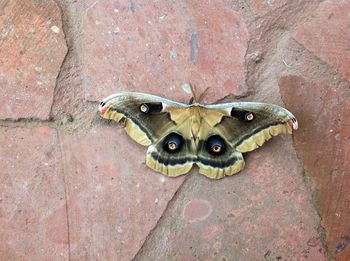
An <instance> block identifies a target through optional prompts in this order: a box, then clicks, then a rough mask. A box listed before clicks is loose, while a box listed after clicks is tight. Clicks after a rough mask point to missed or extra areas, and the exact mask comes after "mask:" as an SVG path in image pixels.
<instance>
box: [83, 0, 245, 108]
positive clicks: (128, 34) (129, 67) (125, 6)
mask: <svg viewBox="0 0 350 261" xmlns="http://www.w3.org/2000/svg"><path fill="white" fill-rule="evenodd" d="M84 35H85V38H84V39H85V40H84V44H83V46H84V53H85V55H84V57H85V59H84V79H85V87H86V90H87V92H86V97H87V99H89V100H93V101H95V100H99V99H102V98H104V97H105V96H108V95H110V94H113V93H115V92H118V91H122V90H124V91H125V90H128V91H143V92H149V93H152V94H156V95H162V96H166V97H167V98H171V99H175V100H178V101H182V102H186V103H187V102H188V100H189V97H188V96H187V95H186V94H185V93H184V92H183V91H182V90H181V86H182V85H183V84H184V83H188V82H190V83H192V84H194V85H196V87H197V89H198V92H199V93H200V92H203V91H204V89H206V88H207V87H210V90H209V93H208V95H207V96H206V100H205V101H206V102H213V101H215V100H217V99H219V98H222V97H223V96H226V95H228V94H230V93H232V94H234V95H238V96H239V95H244V94H245V93H246V91H247V88H246V86H245V84H244V81H245V70H244V66H243V65H244V55H245V52H246V48H247V40H248V35H247V30H246V28H245V25H244V22H243V21H242V20H241V18H240V16H239V14H238V13H236V12H235V11H233V10H232V9H231V8H230V6H229V5H228V4H226V3H225V2H224V1H211V0H206V1H197V2H193V1H185V0H183V1H176V2H168V1H158V2H154V3H152V4H150V3H149V2H148V1H125V2H113V1H89V4H87V8H86V16H85V26H84Z"/></svg>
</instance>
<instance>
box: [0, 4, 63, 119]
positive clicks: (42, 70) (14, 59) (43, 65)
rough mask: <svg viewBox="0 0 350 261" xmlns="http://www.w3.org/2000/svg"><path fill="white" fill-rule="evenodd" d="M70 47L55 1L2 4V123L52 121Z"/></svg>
mask: <svg viewBox="0 0 350 261" xmlns="http://www.w3.org/2000/svg"><path fill="white" fill-rule="evenodd" d="M66 52H67V47H66V44H65V40H64V34H63V31H62V21H61V13H60V9H59V7H58V6H57V5H56V3H55V2H54V1H52V0H51V1H44V2H40V1H28V0H25V1H8V0H5V1H1V3H0V86H1V95H0V119H18V118H39V119H48V118H49V113H50V109H51V105H52V100H53V93H54V88H55V84H56V78H57V76H58V73H59V69H60V66H61V63H62V61H63V58H64V56H65V54H66Z"/></svg>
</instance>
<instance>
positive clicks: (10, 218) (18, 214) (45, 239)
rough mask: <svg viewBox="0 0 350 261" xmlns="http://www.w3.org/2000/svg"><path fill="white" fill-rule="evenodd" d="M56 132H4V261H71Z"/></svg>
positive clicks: (0, 229)
mask: <svg viewBox="0 0 350 261" xmlns="http://www.w3.org/2000/svg"><path fill="white" fill-rule="evenodd" d="M60 160H61V157H60V152H59V145H58V139H57V134H56V131H55V130H53V129H51V128H48V127H40V128H33V129H22V128H14V129H7V128H0V166H1V170H0V260H67V259H68V230H67V215H66V208H65V192H64V191H65V190H64V180H63V177H62V175H61V174H62V173H61V170H62V169H61V164H60V163H61V162H60Z"/></svg>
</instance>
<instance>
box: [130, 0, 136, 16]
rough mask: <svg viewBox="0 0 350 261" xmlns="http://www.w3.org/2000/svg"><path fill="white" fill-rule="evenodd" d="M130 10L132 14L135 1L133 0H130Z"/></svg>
mask: <svg viewBox="0 0 350 261" xmlns="http://www.w3.org/2000/svg"><path fill="white" fill-rule="evenodd" d="M130 11H131V12H132V13H133V14H134V13H135V2H134V0H130Z"/></svg>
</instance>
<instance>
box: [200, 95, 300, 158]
mask: <svg viewBox="0 0 350 261" xmlns="http://www.w3.org/2000/svg"><path fill="white" fill-rule="evenodd" d="M204 108H206V109H207V110H209V111H211V110H214V111H217V110H219V111H221V112H222V114H223V116H222V118H221V121H220V122H219V123H215V128H214V129H215V131H216V132H217V133H219V134H220V136H222V137H223V138H224V139H225V140H227V142H228V143H229V144H230V145H231V146H233V147H234V149H235V150H236V151H238V152H242V153H244V152H249V151H252V150H255V149H256V148H258V147H260V146H262V145H263V144H264V143H265V142H266V141H267V140H269V139H270V138H271V137H273V136H277V135H279V134H281V133H286V132H288V133H290V134H291V133H292V131H293V130H296V129H297V128H298V122H297V120H296V118H295V117H294V115H293V114H292V113H291V112H289V111H288V110H286V109H284V108H282V107H280V106H277V105H272V104H267V103H257V102H237V103H226V104H216V105H207V106H204ZM209 124H211V125H213V124H214V123H210V122H209Z"/></svg>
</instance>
